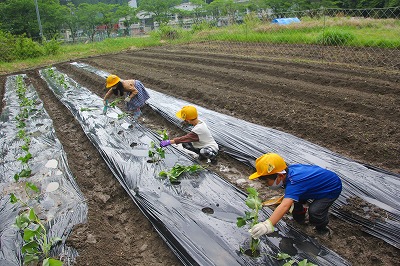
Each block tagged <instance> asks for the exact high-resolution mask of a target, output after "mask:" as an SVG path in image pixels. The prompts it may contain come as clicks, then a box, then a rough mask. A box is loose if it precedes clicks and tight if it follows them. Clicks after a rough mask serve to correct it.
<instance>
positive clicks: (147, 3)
mask: <svg viewBox="0 0 400 266" xmlns="http://www.w3.org/2000/svg"><path fill="white" fill-rule="evenodd" d="M180 3H181V0H141V1H140V2H139V10H141V11H144V12H145V15H150V16H152V17H153V19H154V21H157V22H158V23H159V24H160V25H161V24H166V23H168V21H169V16H170V15H171V14H172V13H173V12H172V10H173V7H174V6H176V5H178V4H180Z"/></svg>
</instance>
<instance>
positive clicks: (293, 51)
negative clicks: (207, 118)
mask: <svg viewBox="0 0 400 266" xmlns="http://www.w3.org/2000/svg"><path fill="white" fill-rule="evenodd" d="M283 18H297V19H298V22H292V23H287V20H285V19H283ZM399 18H400V7H395V8H385V9H351V10H345V9H318V10H306V11H296V12H285V13H279V14H277V13H275V14H274V15H273V14H272V13H271V12H269V13H268V12H259V13H251V12H246V13H243V14H240V13H236V14H235V19H233V20H230V22H229V21H228V20H227V19H226V18H225V19H224V18H218V21H213V24H214V25H220V26H219V27H218V29H217V32H218V33H209V34H208V35H207V37H206V38H203V40H202V41H193V42H190V43H189V44H187V47H188V49H190V47H193V46H195V47H196V50H198V49H200V50H204V51H205V52H216V53H230V54H238V55H244V56H256V57H268V58H290V59H295V60H296V59H297V60H310V61H313V60H317V61H324V62H327V63H339V64H352V65H353V64H355V65H359V66H369V67H383V68H388V69H395V70H400V20H399ZM221 21H225V23H220V22H221ZM209 22H210V21H209ZM192 28H193V26H192ZM210 32H211V30H210ZM221 36H223V37H221ZM243 51H245V52H243Z"/></svg>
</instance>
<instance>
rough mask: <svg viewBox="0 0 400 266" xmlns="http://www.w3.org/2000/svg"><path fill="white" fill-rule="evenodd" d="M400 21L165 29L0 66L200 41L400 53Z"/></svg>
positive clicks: (3, 69)
mask: <svg viewBox="0 0 400 266" xmlns="http://www.w3.org/2000/svg"><path fill="white" fill-rule="evenodd" d="M398 36H400V20H397V19H371V18H367V19H363V18H346V17H341V18H337V17H325V18H321V19H310V18H306V17H303V18H302V21H301V23H292V24H289V25H277V24H271V23H270V22H266V23H263V22H260V21H258V20H257V19H248V20H245V23H243V24H241V25H232V26H227V27H220V28H215V27H209V26H208V25H207V24H201V25H197V26H196V27H195V30H190V31H187V30H182V29H175V28H171V27H164V28H161V29H160V30H158V31H155V32H152V33H151V34H150V36H147V37H131V38H127V37H124V38H115V39H106V40H104V41H101V42H95V43H86V44H83V43H82V44H65V45H62V46H61V48H60V51H59V52H58V53H57V54H56V55H52V56H46V57H38V58H33V59H27V60H22V61H15V62H10V63H0V74H5V73H12V72H16V71H20V70H24V69H29V68H35V67H40V66H48V65H51V64H54V63H57V62H62V61H67V60H77V59H79V58H85V57H89V56H93V55H101V54H109V53H116V52H120V51H124V50H130V49H137V48H142V47H150V46H157V45H162V44H163V43H168V44H180V43H184V42H189V41H190V42H197V41H205V40H207V41H213V40H215V41H239V42H257V43H291V44H294V43H298V44H316V45H321V44H323V45H335V46H356V47H379V48H388V49H399V48H400V38H399V37H398Z"/></svg>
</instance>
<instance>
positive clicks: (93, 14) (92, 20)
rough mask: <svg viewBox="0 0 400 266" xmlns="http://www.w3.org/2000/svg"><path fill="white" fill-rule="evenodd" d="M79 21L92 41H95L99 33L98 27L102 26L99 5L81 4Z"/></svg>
mask: <svg viewBox="0 0 400 266" xmlns="http://www.w3.org/2000/svg"><path fill="white" fill-rule="evenodd" d="M77 14H78V19H79V22H80V24H81V25H82V27H83V30H84V32H85V33H86V34H87V36H88V37H89V39H90V40H91V41H94V35H95V34H96V31H97V26H98V25H101V18H100V10H99V7H98V5H92V4H86V3H84V4H80V5H79V6H78V10H77Z"/></svg>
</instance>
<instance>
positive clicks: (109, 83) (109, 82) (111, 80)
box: [106, 75, 121, 89]
mask: <svg viewBox="0 0 400 266" xmlns="http://www.w3.org/2000/svg"><path fill="white" fill-rule="evenodd" d="M120 80H121V79H120V78H119V77H118V76H116V75H109V76H108V77H107V79H106V88H107V89H109V88H111V87H113V86H115V85H116V84H117V83H118V82H119V81H120Z"/></svg>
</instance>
